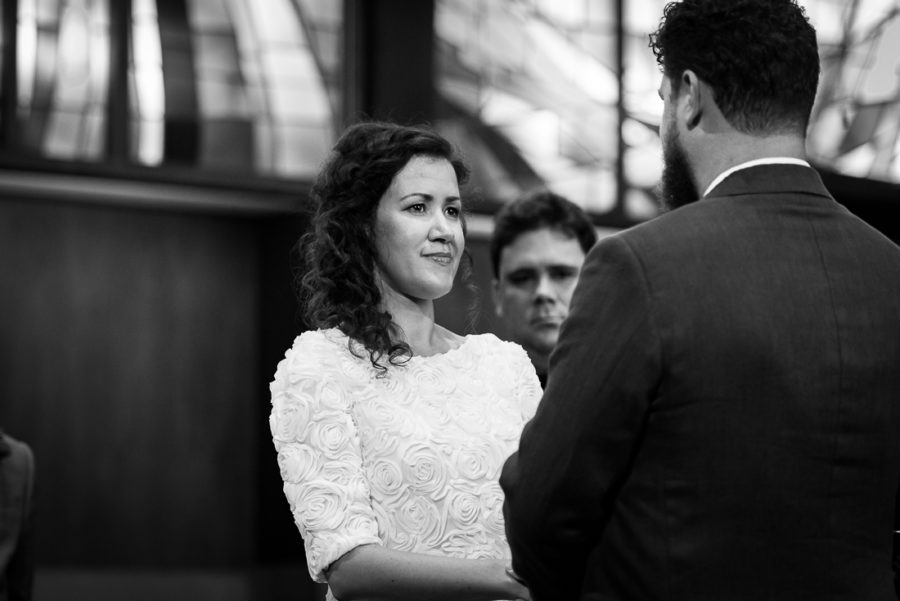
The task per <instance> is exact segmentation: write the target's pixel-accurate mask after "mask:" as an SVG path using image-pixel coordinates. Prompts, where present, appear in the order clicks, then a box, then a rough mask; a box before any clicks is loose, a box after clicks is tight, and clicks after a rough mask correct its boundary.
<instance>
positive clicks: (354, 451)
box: [269, 332, 380, 582]
mask: <svg viewBox="0 0 900 601" xmlns="http://www.w3.org/2000/svg"><path fill="white" fill-rule="evenodd" d="M339 352H340V347H339V345H336V344H334V343H333V342H331V341H329V340H327V339H326V338H325V337H324V336H323V335H322V333H321V332H307V333H305V334H303V335H301V336H300V337H298V338H297V339H296V341H295V343H294V346H293V347H292V348H291V349H290V350H288V352H287V353H286V354H285V358H284V359H283V360H282V361H281V362H280V363H279V364H278V367H277V369H276V372H275V378H274V380H273V381H272V383H271V384H270V391H271V394H272V411H271V414H270V416H269V425H270V428H271V431H272V441H273V443H274V445H275V450H276V451H277V453H278V466H279V468H280V470H281V477H282V480H283V481H284V494H285V496H286V497H287V500H288V503H289V504H290V508H291V512H292V514H293V517H294V522H295V523H296V525H297V528H298V529H299V530H300V534H301V536H302V537H303V542H304V545H305V548H306V559H307V564H308V567H309V573H310V576H312V578H313V580H315V581H316V582H325V581H326V577H325V570H326V569H327V568H328V567H329V566H330V565H331V564H332V563H333V562H334V561H335V560H337V559H338V558H340V557H341V556H342V555H344V554H345V553H347V552H348V551H350V550H352V549H354V548H355V547H358V546H360V545H363V544H368V543H380V539H379V537H378V527H377V523H376V520H375V514H374V512H373V510H372V505H371V501H370V496H369V488H368V484H367V481H366V478H365V475H364V472H363V465H362V454H361V450H360V442H359V436H358V432H357V427H356V424H355V422H354V419H353V415H352V412H351V408H352V401H353V396H354V394H357V393H358V392H359V383H358V382H355V381H354V374H352V370H350V372H348V370H345V369H342V358H341V357H340V356H339V355H338V354H339Z"/></svg>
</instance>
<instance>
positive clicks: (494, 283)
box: [491, 278, 503, 317]
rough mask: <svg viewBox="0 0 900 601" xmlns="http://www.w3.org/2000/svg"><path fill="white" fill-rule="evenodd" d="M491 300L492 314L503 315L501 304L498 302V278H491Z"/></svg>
mask: <svg viewBox="0 0 900 601" xmlns="http://www.w3.org/2000/svg"><path fill="white" fill-rule="evenodd" d="M491 300H492V301H494V314H495V315H496V316H497V317H503V305H502V304H501V303H500V280H498V279H497V278H494V279H493V280H491Z"/></svg>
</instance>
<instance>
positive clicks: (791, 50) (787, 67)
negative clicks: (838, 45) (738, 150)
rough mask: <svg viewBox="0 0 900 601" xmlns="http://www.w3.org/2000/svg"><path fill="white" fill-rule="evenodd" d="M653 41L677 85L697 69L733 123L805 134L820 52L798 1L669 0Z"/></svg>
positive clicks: (746, 129) (751, 129) (750, 130)
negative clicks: (686, 72)
mask: <svg viewBox="0 0 900 601" xmlns="http://www.w3.org/2000/svg"><path fill="white" fill-rule="evenodd" d="M650 47H651V48H652V49H653V53H654V54H655V55H656V60H657V62H658V63H659V65H660V67H661V68H662V69H663V73H664V74H665V75H666V76H667V77H668V78H669V79H670V80H671V82H672V85H673V87H674V90H673V91H674V92H676V93H677V91H678V89H677V88H678V86H679V84H680V81H681V80H680V78H681V75H682V74H683V73H684V71H685V70H688V69H689V70H691V71H693V72H694V73H696V75H697V77H699V78H700V79H701V80H702V81H704V82H705V83H707V84H708V85H709V86H710V87H711V88H712V90H713V94H714V99H715V102H716V105H717V106H718V107H719V110H720V111H721V112H722V115H723V116H724V117H725V119H726V120H727V121H728V122H729V124H730V125H731V126H732V127H734V128H735V129H736V130H738V131H741V132H743V133H747V134H761V135H762V134H772V133H799V134H801V135H805V132H806V127H807V125H808V123H809V117H810V113H811V112H812V106H813V101H814V100H815V95H816V88H817V85H818V80H819V55H818V47H817V45H816V32H815V30H814V29H813V27H812V25H810V23H809V21H808V19H807V18H806V13H805V11H804V10H803V8H802V7H800V6H798V5H797V3H796V2H795V1H794V0H683V1H682V2H671V3H669V4H668V5H666V7H665V9H664V12H663V18H662V21H661V23H660V26H659V29H657V31H656V32H654V33H652V34H651V35H650Z"/></svg>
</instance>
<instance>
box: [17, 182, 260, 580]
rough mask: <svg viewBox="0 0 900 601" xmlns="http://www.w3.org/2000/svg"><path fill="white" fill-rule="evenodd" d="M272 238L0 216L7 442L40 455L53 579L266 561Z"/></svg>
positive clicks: (42, 555) (226, 225) (73, 214)
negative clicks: (262, 277)
mask: <svg viewBox="0 0 900 601" xmlns="http://www.w3.org/2000/svg"><path fill="white" fill-rule="evenodd" d="M258 248H259V241H258V229H257V226H256V224H255V223H254V222H253V221H249V220H246V221H241V220H238V219H229V218H222V217H215V216H201V215H189V214H175V213H164V212H152V211H141V210H120V209H115V208H109V207H90V206H87V205H80V204H74V203H52V202H47V203H43V202H37V201H33V200H29V201H16V200H9V199H6V200H2V201H0V257H2V260H0V399H2V401H0V424H2V425H3V427H5V428H6V429H8V430H9V431H10V432H11V433H13V434H14V435H15V436H18V437H20V438H22V439H24V440H26V441H28V442H29V443H31V444H32V446H33V447H34V450H35V456H36V459H37V465H38V495H39V504H38V527H37V530H38V556H39V560H40V562H41V563H42V564H45V565H46V564H56V565H59V564H66V565H104V566H136V565H139V566H174V565H178V566H206V565H211V566H219V565H230V564H237V563H243V562H246V561H249V560H250V559H251V558H252V554H253V549H254V542H255V541H254V536H255V518H256V514H255V511H256V491H255V486H256V476H255V468H256V454H257V449H258V444H259V441H258V438H257V429H256V428H254V427H253V425H252V423H251V422H252V420H255V419H256V418H257V412H256V411H255V409H254V406H255V404H258V403H259V402H261V399H260V398H259V388H258V382H256V379H257V377H258V373H259V366H258V329H259V324H258V321H259V299H258V295H259V291H258V277H259V275H258V271H259V263H258V255H259V252H258Z"/></svg>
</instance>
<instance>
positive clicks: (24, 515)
mask: <svg viewBox="0 0 900 601" xmlns="http://www.w3.org/2000/svg"><path fill="white" fill-rule="evenodd" d="M33 489H34V456H33V455H32V453H31V449H30V448H29V447H28V445H26V444H25V443H23V442H20V441H18V440H15V439H14V438H12V437H10V436H8V435H6V434H4V433H3V432H0V601H26V600H28V599H30V598H31V592H32V585H33V581H34V554H33V540H34V538H33V526H34V500H33Z"/></svg>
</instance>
